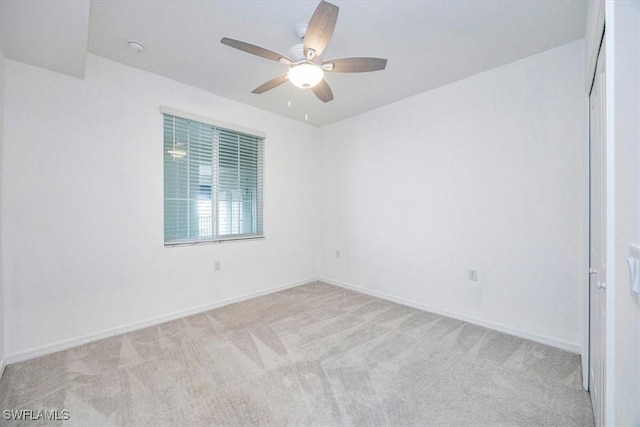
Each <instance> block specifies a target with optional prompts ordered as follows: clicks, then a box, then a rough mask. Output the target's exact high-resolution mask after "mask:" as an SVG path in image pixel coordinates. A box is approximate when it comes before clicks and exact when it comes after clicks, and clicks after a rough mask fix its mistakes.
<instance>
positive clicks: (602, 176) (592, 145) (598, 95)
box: [589, 39, 607, 426]
mask: <svg viewBox="0 0 640 427" xmlns="http://www.w3.org/2000/svg"><path fill="white" fill-rule="evenodd" d="M604 46H605V42H604V39H603V41H602V49H601V50H600V54H599V57H598V62H597V66H596V74H595V78H594V82H593V87H592V89H591V94H590V95H589V153H590V168H589V182H590V203H589V204H590V206H589V209H590V215H589V217H590V225H589V241H590V243H589V244H590V256H589V301H590V302H589V319H590V321H589V391H590V393H591V402H592V404H593V411H594V415H595V421H596V426H603V425H605V417H604V407H605V390H604V387H605V364H606V327H605V325H606V318H607V311H606V302H607V289H606V288H607V285H606V282H607V271H606V242H607V233H606V221H607V218H606V202H607V193H606V143H605V142H606V133H605V131H606V129H605V123H606V120H605V119H606V117H605V99H606V93H605V73H606V67H605V48H604Z"/></svg>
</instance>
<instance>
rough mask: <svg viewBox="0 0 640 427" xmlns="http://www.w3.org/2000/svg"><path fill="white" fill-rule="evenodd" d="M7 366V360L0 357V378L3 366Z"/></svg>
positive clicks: (0, 377) (2, 373)
mask: <svg viewBox="0 0 640 427" xmlns="http://www.w3.org/2000/svg"><path fill="white" fill-rule="evenodd" d="M6 367H7V362H6V361H5V359H4V357H3V358H2V359H0V380H1V379H2V376H3V375H4V368H6Z"/></svg>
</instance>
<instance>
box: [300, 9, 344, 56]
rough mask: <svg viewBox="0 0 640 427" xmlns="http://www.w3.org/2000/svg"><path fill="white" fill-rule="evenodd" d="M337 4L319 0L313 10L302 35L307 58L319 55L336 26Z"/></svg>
mask: <svg viewBox="0 0 640 427" xmlns="http://www.w3.org/2000/svg"><path fill="white" fill-rule="evenodd" d="M338 10H339V9H338V6H335V5H333V4H331V3H327V2H326V1H324V0H323V1H321V2H320V4H319V5H318V7H317V8H316V11H315V12H313V16H311V20H310V21H309V25H308V26H307V34H306V35H305V36H304V54H305V56H306V57H307V59H313V58H315V57H317V56H320V54H321V53H322V51H323V50H324V48H325V47H327V43H329V39H330V38H331V35H332V34H333V30H334V29H335V28H336V21H337V20H338Z"/></svg>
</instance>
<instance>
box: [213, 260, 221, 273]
mask: <svg viewBox="0 0 640 427" xmlns="http://www.w3.org/2000/svg"><path fill="white" fill-rule="evenodd" d="M220 268H222V266H221V265H220V261H216V262H215V264H213V270H214V271H220Z"/></svg>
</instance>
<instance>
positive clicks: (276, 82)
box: [251, 74, 288, 94]
mask: <svg viewBox="0 0 640 427" xmlns="http://www.w3.org/2000/svg"><path fill="white" fill-rule="evenodd" d="M287 80H288V79H287V75H286V74H283V75H282V76H278V77H275V78H273V79H271V80H269V81H268V82H264V83H262V84H261V85H260V86H258V87H257V88H255V89H254V90H253V91H252V92H251V93H256V94H261V93H264V92H266V91H268V90H271V89H273V88H274V87H278V86H280V85H281V84H282V83H284V82H286V81H287Z"/></svg>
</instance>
